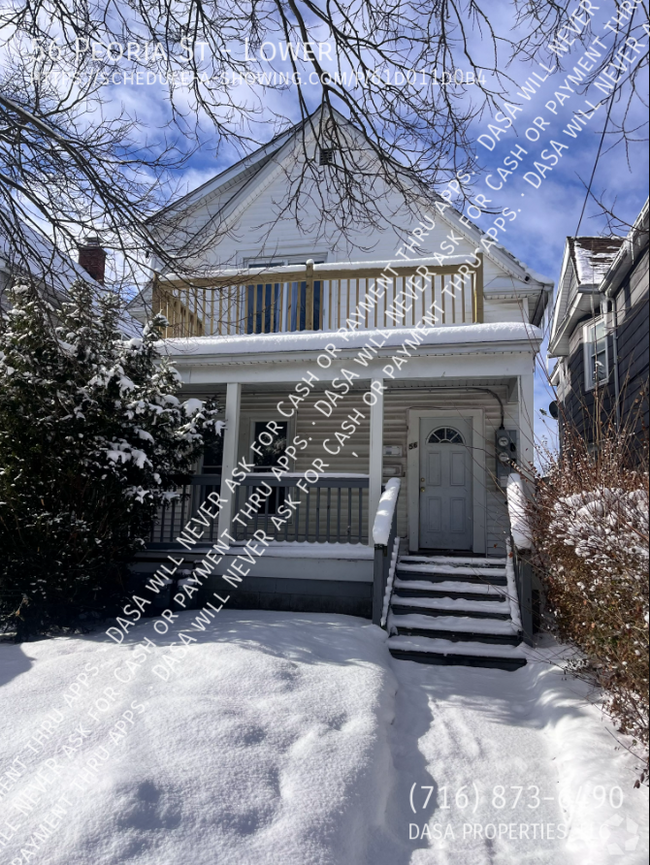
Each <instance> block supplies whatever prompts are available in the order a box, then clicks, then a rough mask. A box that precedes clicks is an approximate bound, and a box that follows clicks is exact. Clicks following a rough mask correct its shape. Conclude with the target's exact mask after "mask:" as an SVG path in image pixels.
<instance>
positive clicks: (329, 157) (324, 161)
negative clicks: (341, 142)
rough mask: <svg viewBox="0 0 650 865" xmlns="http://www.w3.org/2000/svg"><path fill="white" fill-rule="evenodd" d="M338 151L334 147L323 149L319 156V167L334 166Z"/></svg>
mask: <svg viewBox="0 0 650 865" xmlns="http://www.w3.org/2000/svg"><path fill="white" fill-rule="evenodd" d="M335 153H336V151H335V150H334V149H333V148H332V147H328V148H324V147H321V149H320V152H319V154H318V162H319V165H334V163H335V159H334V154H335Z"/></svg>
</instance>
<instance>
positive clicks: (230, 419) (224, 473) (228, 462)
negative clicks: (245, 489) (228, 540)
mask: <svg viewBox="0 0 650 865" xmlns="http://www.w3.org/2000/svg"><path fill="white" fill-rule="evenodd" d="M240 407H241V383H240V382H232V383H230V384H227V385H226V428H225V430H224V433H223V465H222V468H221V495H222V497H223V498H225V499H227V501H226V504H225V505H224V506H223V508H222V509H221V512H220V514H219V537H221V533H222V532H224V531H230V527H231V525H232V518H233V516H234V514H235V496H234V493H231V492H230V490H229V489H228V488H227V487H226V478H230V477H231V476H232V472H233V469H234V468H235V466H236V465H237V456H238V451H239V417H240Z"/></svg>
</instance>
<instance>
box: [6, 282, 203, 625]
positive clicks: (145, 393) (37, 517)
mask: <svg viewBox="0 0 650 865" xmlns="http://www.w3.org/2000/svg"><path fill="white" fill-rule="evenodd" d="M12 304H13V305H12V307H11V308H10V309H9V310H8V312H6V314H3V315H2V316H0V547H2V550H3V555H2V558H1V559H0V621H2V620H4V622H5V624H6V623H9V624H10V626H11V627H12V629H13V628H16V629H17V631H18V638H24V637H26V636H27V635H28V634H30V633H33V632H35V631H45V630H47V629H49V628H50V627H52V626H53V625H56V626H70V625H73V624H74V623H75V622H76V623H78V622H79V618H78V617H79V615H80V614H82V613H83V614H84V615H86V616H87V615H90V614H92V611H95V613H96V614H99V612H101V610H102V609H103V608H104V605H105V603H106V598H107V596H109V595H110V594H111V593H113V594H114V593H116V592H118V591H119V590H120V582H119V581H120V578H121V571H122V570H123V568H124V564H125V563H126V562H127V561H128V560H129V558H130V557H131V556H132V555H133V553H134V552H135V551H136V550H137V549H139V548H140V547H141V546H142V544H143V543H144V540H143V539H144V538H145V537H147V535H148V533H149V531H150V529H151V524H152V521H153V519H154V518H155V515H156V512H157V510H158V508H159V507H160V505H161V503H163V502H164V501H166V500H167V499H168V498H169V496H170V495H172V494H173V491H174V488H175V486H176V482H177V479H178V476H179V475H180V474H186V473H188V472H189V471H190V470H191V467H192V464H193V462H194V460H195V459H196V457H197V456H198V454H199V453H200V451H201V449H202V448H203V446H204V442H205V440H206V437H208V438H209V437H214V436H215V435H217V434H218V433H219V432H220V422H219V421H216V419H215V416H216V412H217V407H216V406H215V405H214V404H211V403H210V404H208V403H206V404H205V405H204V404H203V403H200V402H199V401H197V400H193V401H192V403H191V405H190V406H187V405H185V406H183V405H181V403H180V402H179V400H178V399H177V397H176V396H175V395H174V392H175V391H177V390H178V387H179V377H178V373H177V372H176V370H175V369H174V368H173V366H172V365H171V364H170V363H169V362H168V361H167V360H166V359H165V358H162V359H161V358H160V357H159V354H158V351H157V348H156V345H157V342H158V340H159V337H160V332H161V328H162V327H163V326H164V320H163V319H162V318H161V317H158V318H157V319H155V320H154V321H153V323H152V324H150V325H149V326H147V327H146V328H145V329H144V332H143V334H142V337H141V338H135V339H125V338H123V336H122V335H121V334H120V332H119V321H120V317H121V314H122V309H121V306H120V303H119V301H118V300H117V299H116V298H115V297H114V296H112V295H111V294H109V293H106V294H105V295H104V296H102V297H95V296H94V295H93V291H92V289H91V288H90V287H89V286H87V285H85V284H84V283H78V284H76V285H74V286H73V287H72V288H71V290H70V297H69V298H68V299H67V301H66V302H65V303H63V304H62V305H61V306H60V307H57V308H56V309H55V308H53V307H52V306H49V305H48V304H47V303H46V302H45V301H44V300H43V298H41V297H39V296H38V294H37V292H36V291H35V290H33V289H31V288H30V287H28V286H21V287H19V288H17V289H16V290H15V291H14V292H13V295H12Z"/></svg>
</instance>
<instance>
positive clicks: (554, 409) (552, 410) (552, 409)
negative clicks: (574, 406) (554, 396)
mask: <svg viewBox="0 0 650 865" xmlns="http://www.w3.org/2000/svg"><path fill="white" fill-rule="evenodd" d="M548 413H549V414H550V416H551V417H552V418H553V419H554V420H557V419H558V418H559V416H560V410H559V409H558V405H557V402H556V401H555V400H553V402H552V403H551V404H550V405H549V407H548Z"/></svg>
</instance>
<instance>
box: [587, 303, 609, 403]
mask: <svg viewBox="0 0 650 865" xmlns="http://www.w3.org/2000/svg"><path fill="white" fill-rule="evenodd" d="M583 340H584V346H585V387H586V388H587V390H593V388H595V387H596V385H598V384H600V383H601V382H604V381H607V379H608V378H609V353H608V351H607V332H606V330H605V321H604V319H600V320H599V321H596V322H594V323H593V324H588V325H585V328H584V334H583Z"/></svg>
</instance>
